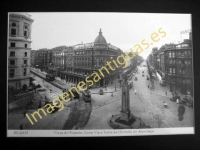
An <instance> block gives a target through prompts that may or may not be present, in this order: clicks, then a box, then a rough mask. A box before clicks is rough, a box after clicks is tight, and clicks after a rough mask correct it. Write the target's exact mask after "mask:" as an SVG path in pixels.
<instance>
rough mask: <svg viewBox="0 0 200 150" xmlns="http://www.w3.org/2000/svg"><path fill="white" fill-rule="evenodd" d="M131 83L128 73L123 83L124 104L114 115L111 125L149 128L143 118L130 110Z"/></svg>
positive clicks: (123, 127)
mask: <svg viewBox="0 0 200 150" xmlns="http://www.w3.org/2000/svg"><path fill="white" fill-rule="evenodd" d="M129 84H130V83H128V81H127V75H125V79H124V82H123V84H122V106H121V112H120V114H117V115H112V117H111V119H110V121H109V125H110V126H111V127H112V128H114V129H138V128H147V126H146V125H145V124H144V123H143V122H142V120H141V119H140V118H138V117H136V116H134V115H133V114H132V113H131V111H130V96H129Z"/></svg>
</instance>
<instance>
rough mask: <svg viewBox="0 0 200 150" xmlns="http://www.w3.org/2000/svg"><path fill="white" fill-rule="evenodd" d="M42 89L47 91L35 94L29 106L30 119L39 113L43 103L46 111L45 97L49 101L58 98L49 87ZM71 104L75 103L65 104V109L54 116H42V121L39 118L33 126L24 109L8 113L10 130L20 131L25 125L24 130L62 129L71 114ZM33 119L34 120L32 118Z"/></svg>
mask: <svg viewBox="0 0 200 150" xmlns="http://www.w3.org/2000/svg"><path fill="white" fill-rule="evenodd" d="M41 86H42V87H41V88H42V89H45V90H43V91H40V92H37V93H34V100H33V104H32V105H30V106H28V109H27V111H26V112H27V114H28V115H29V117H31V114H32V113H33V112H35V111H38V108H39V103H40V101H41V104H42V105H41V106H42V108H43V110H46V108H44V105H45V96H46V98H47V100H48V101H52V100H53V99H54V98H57V97H58V96H57V95H56V94H55V93H54V92H51V93H50V91H49V90H48V88H47V87H45V86H43V85H41ZM71 103H74V101H71V102H68V103H64V106H65V107H64V109H63V110H62V111H60V112H55V113H53V114H47V115H46V116H44V115H41V116H42V119H40V118H39V117H36V118H37V122H34V125H31V123H30V122H29V121H28V119H27V118H26V117H24V111H25V108H24V109H20V110H17V111H13V112H10V113H8V129H17V130H19V127H20V125H21V124H23V130H26V129H29V130H31V129H43V130H47V129H62V128H63V126H64V124H65V121H66V120H67V118H68V116H69V114H70V110H71V109H70V107H69V105H70V104H71ZM41 114H42V113H41ZM32 119H33V118H32Z"/></svg>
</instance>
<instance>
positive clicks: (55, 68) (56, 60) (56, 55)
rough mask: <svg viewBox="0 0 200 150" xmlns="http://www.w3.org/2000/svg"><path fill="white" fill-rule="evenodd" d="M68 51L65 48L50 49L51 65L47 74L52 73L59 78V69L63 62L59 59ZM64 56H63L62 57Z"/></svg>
mask: <svg viewBox="0 0 200 150" xmlns="http://www.w3.org/2000/svg"><path fill="white" fill-rule="evenodd" d="M67 49H68V47H67V46H58V47H55V48H52V49H51V53H52V54H51V55H52V65H50V66H49V68H48V72H51V73H53V74H54V75H55V76H59V77H61V71H62V70H63V69H62V70H61V68H63V67H64V60H63V57H61V56H62V55H63V54H62V53H63V52H64V51H66V50H67ZM63 56H64V55H63Z"/></svg>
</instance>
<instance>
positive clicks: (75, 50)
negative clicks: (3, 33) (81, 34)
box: [34, 30, 122, 86]
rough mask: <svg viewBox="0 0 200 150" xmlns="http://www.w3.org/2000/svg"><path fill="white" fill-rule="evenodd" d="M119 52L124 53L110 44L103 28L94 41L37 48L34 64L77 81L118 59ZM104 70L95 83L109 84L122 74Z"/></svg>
mask: <svg viewBox="0 0 200 150" xmlns="http://www.w3.org/2000/svg"><path fill="white" fill-rule="evenodd" d="M46 54H47V56H46ZM120 54H122V50H121V49H119V48H117V47H115V46H113V45H111V44H109V43H107V41H106V39H105V38H104V37H103V35H102V32H101V30H100V32H99V35H98V36H97V37H96V39H95V40H94V42H92V43H87V44H77V45H74V46H59V47H55V48H52V49H50V50H47V49H40V50H37V51H35V63H34V66H35V67H39V68H40V69H47V68H48V70H47V72H50V73H53V74H54V75H55V76H59V77H61V78H63V79H65V80H66V81H70V82H72V83H74V84H77V83H78V82H79V81H83V80H85V78H86V76H87V75H90V74H92V73H93V72H95V71H97V70H98V69H99V68H101V66H103V65H105V64H106V61H110V60H111V59H116V57H117V56H119V55H120ZM111 66H113V67H114V64H113V63H112V64H111ZM102 71H103V72H104V74H106V76H105V77H104V78H102V80H101V81H99V82H98V83H95V86H104V85H107V84H108V83H110V82H111V81H112V80H113V79H114V78H113V77H114V76H118V74H119V73H118V71H119V69H116V71H114V72H113V71H110V72H111V73H110V74H109V75H107V73H106V72H105V70H102Z"/></svg>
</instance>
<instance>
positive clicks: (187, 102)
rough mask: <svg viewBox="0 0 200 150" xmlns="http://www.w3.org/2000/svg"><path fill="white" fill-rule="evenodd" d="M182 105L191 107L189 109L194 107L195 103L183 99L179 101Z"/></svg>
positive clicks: (185, 98)
mask: <svg viewBox="0 0 200 150" xmlns="http://www.w3.org/2000/svg"><path fill="white" fill-rule="evenodd" d="M179 103H180V104H183V105H186V106H189V107H193V102H192V100H189V99H188V98H187V97H184V98H183V99H181V100H180V101H179Z"/></svg>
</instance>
